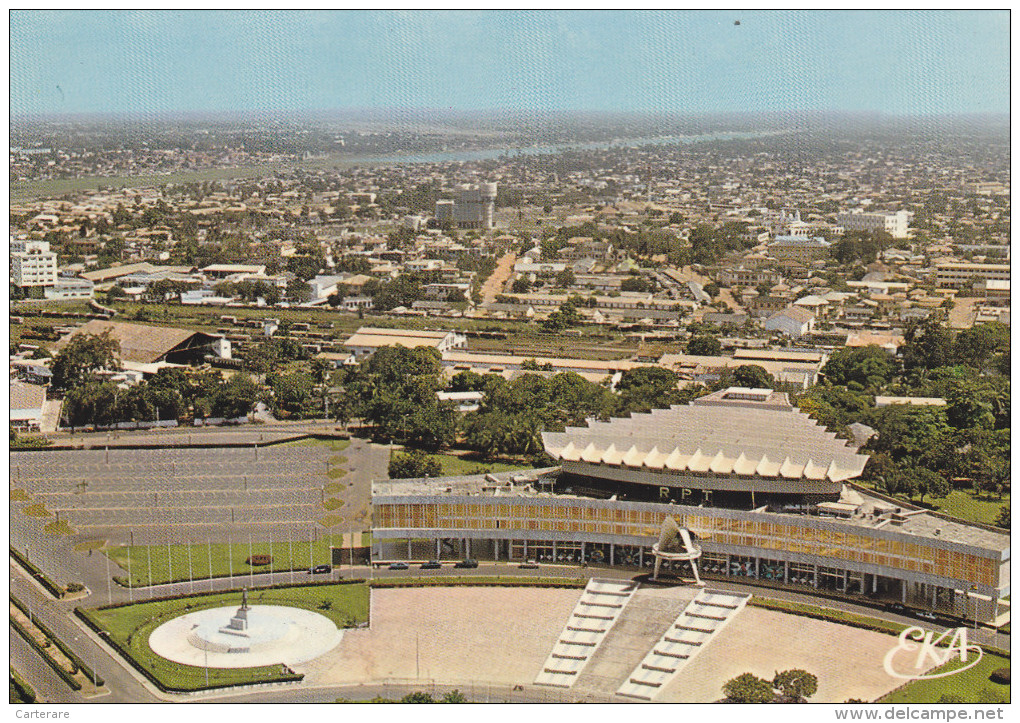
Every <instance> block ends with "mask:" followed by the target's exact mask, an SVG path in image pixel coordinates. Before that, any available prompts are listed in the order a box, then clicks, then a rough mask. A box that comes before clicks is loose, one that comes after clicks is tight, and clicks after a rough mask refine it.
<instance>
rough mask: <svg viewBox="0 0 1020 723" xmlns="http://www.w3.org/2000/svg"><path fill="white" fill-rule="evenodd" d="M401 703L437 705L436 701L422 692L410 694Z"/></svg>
mask: <svg viewBox="0 0 1020 723" xmlns="http://www.w3.org/2000/svg"><path fill="white" fill-rule="evenodd" d="M400 702H401V703H435V702H436V701H435V699H434V698H433V697H432V696H431V695H430V694H429V693H424V692H422V691H415V692H414V693H408V694H407V695H405V696H404V697H403V698H401V699H400Z"/></svg>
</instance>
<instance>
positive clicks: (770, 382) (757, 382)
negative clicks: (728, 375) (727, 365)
mask: <svg viewBox="0 0 1020 723" xmlns="http://www.w3.org/2000/svg"><path fill="white" fill-rule="evenodd" d="M733 384H734V385H735V386H738V387H748V388H751V389H773V388H775V386H776V379H775V377H773V376H772V375H771V374H769V373H768V372H767V371H766V370H765V368H764V367H761V366H758V365H757V364H741V365H740V366H738V367H737V368H736V369H734V370H733Z"/></svg>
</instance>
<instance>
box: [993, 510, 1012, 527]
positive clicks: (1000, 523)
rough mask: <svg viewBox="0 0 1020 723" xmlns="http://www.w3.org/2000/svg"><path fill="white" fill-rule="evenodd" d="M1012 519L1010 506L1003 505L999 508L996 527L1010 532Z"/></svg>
mask: <svg viewBox="0 0 1020 723" xmlns="http://www.w3.org/2000/svg"><path fill="white" fill-rule="evenodd" d="M1011 518H1012V515H1011V513H1010V506H1009V505H1003V506H1002V507H1000V508H999V514H998V515H997V516H996V517H995V526H996V527H1001V528H1003V529H1004V530H1008V529H1009V524H1010V520H1011Z"/></svg>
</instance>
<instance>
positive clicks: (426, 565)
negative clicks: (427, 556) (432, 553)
mask: <svg viewBox="0 0 1020 723" xmlns="http://www.w3.org/2000/svg"><path fill="white" fill-rule="evenodd" d="M442 566H443V565H442V563H440V562H439V561H438V560H429V561H428V562H423V563H422V564H421V569H422V570H438V569H439V568H441V567H442Z"/></svg>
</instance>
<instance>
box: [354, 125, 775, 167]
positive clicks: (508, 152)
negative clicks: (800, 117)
mask: <svg viewBox="0 0 1020 723" xmlns="http://www.w3.org/2000/svg"><path fill="white" fill-rule="evenodd" d="M791 132H793V131H790V130H780V131H756V132H736V131H730V132H725V133H704V134H701V135H693V136H654V137H648V138H625V139H620V140H612V141H597V142H592V143H557V144H552V145H541V146H527V147H523V148H505V147H503V148H484V149H479V150H473V151H469V150H460V151H441V152H437V153H394V154H390V155H384V156H357V157H352V158H341V160H342V161H344V162H347V163H366V164H372V165H379V164H383V165H396V164H404V163H459V162H465V161H489V160H494V159H497V158H503V157H514V156H544V155H550V154H554V153H563V152H564V151H590V150H605V149H610V148H637V147H641V146H673V145H680V144H691V143H704V142H706V141H727V140H742V139H746V138H763V137H766V136H773V135H781V134H784V133H791Z"/></svg>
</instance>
